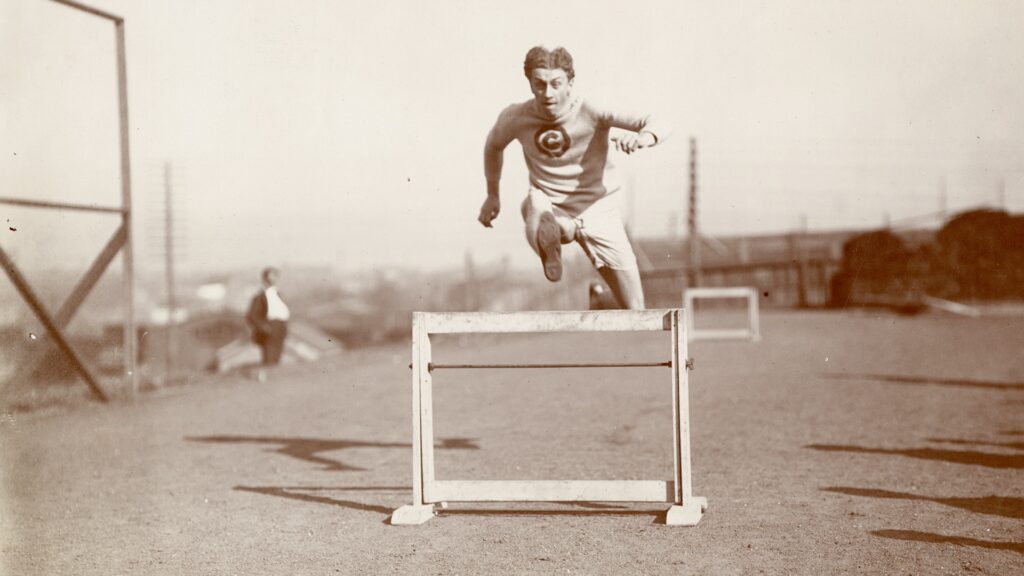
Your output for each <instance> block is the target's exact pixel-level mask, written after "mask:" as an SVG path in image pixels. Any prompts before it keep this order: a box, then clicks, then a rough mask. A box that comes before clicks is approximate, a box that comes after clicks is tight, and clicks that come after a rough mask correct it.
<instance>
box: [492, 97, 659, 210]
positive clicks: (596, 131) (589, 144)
mask: <svg viewBox="0 0 1024 576" xmlns="http://www.w3.org/2000/svg"><path fill="white" fill-rule="evenodd" d="M611 128H622V129H625V130H632V131H634V132H641V131H643V132H650V133H652V134H653V135H654V137H655V139H656V140H657V141H659V142H661V141H662V139H663V138H664V136H665V134H664V133H663V131H662V132H659V130H660V128H658V126H656V124H655V123H654V122H652V121H651V117H650V116H645V115H633V114H620V113H613V112H611V111H608V110H606V109H603V108H599V107H596V106H594V105H593V104H591V103H590V102H589V101H587V100H584V99H582V98H576V99H575V100H573V101H572V103H571V104H570V105H569V108H568V110H567V111H566V112H565V113H564V114H562V115H561V116H559V117H558V118H555V119H551V118H547V117H545V116H544V115H543V114H541V113H539V112H538V111H537V107H536V103H535V101H534V100H533V99H530V100H527V101H525V102H520V103H518V104H512V105H511V106H509V107H507V108H505V109H504V110H503V111H502V112H501V114H500V115H499V116H498V120H497V122H495V124H494V127H493V128H491V131H490V134H488V136H487V144H488V146H489V147H493V148H496V149H504V148H505V147H506V146H508V144H509V143H510V142H512V140H518V141H519V144H520V145H521V146H522V148H523V157H524V158H525V160H526V167H527V169H528V170H529V172H530V185H531V186H533V187H535V188H537V189H539V190H541V191H543V192H544V193H545V194H546V195H547V196H548V197H549V198H550V199H551V203H552V204H554V205H556V206H558V207H559V208H561V209H562V210H565V211H566V212H567V213H569V214H571V215H574V216H576V215H579V214H580V213H582V212H583V211H584V210H587V209H588V208H590V207H591V206H593V205H594V204H595V203H597V202H598V201H601V200H603V199H605V198H608V197H609V196H612V195H613V194H614V193H615V192H617V191H618V190H619V187H620V186H619V182H618V179H617V178H616V177H615V175H614V167H613V165H612V162H611V161H610V159H609V158H608V148H609V140H608V132H609V130H610V129H611ZM485 166H486V163H485ZM485 170H486V167H485ZM486 176H487V179H488V180H496V179H498V178H500V174H486Z"/></svg>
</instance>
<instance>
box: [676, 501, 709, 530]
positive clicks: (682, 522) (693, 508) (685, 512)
mask: <svg viewBox="0 0 1024 576" xmlns="http://www.w3.org/2000/svg"><path fill="white" fill-rule="evenodd" d="M707 509H708V499H707V498H701V497H693V498H690V499H689V500H688V501H687V502H686V504H683V505H681V506H680V505H674V506H672V507H671V508H669V509H668V512H666V513H665V524H667V525H668V526H696V525H697V523H698V522H700V519H701V517H702V516H703V515H704V511H705V510H707Z"/></svg>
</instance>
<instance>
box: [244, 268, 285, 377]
mask: <svg viewBox="0 0 1024 576" xmlns="http://www.w3.org/2000/svg"><path fill="white" fill-rule="evenodd" d="M279 276H280V272H279V271H278V269H277V268H265V269H264V270H263V290H261V291H260V292H258V293H257V294H256V295H255V296H253V298H252V302H250V303H249V312H248V313H247V314H246V315H245V319H246V321H247V322H248V323H249V327H250V328H252V341H253V342H255V343H256V345H257V346H259V347H260V353H261V360H262V364H263V366H274V365H276V364H278V363H280V362H281V353H282V352H283V351H284V339H285V336H287V335H288V318H289V317H290V316H291V313H290V312H289V310H288V306H287V305H286V304H285V303H284V300H282V299H281V295H280V294H278V293H277V279H278V277H279ZM263 377H264V376H263V372H262V371H261V372H260V379H261V380H262V379H263Z"/></svg>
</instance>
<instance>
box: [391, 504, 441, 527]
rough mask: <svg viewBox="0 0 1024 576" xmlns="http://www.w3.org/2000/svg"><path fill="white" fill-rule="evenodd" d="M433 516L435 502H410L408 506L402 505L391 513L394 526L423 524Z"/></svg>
mask: <svg viewBox="0 0 1024 576" xmlns="http://www.w3.org/2000/svg"><path fill="white" fill-rule="evenodd" d="M433 517H434V505H433V504H422V505H415V504H410V505H408V506H402V507H401V508H399V509H397V510H395V511H394V512H392V513H391V524H392V525H393V526H416V525H419V524H423V523H424V522H426V521H427V520H430V519H431V518H433Z"/></svg>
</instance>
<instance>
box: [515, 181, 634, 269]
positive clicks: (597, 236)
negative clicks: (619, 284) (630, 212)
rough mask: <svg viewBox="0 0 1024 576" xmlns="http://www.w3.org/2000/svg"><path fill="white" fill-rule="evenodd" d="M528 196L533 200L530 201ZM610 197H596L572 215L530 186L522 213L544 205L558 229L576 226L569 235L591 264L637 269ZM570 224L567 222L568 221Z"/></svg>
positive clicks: (601, 266) (631, 249) (616, 210)
mask: <svg viewBox="0 0 1024 576" xmlns="http://www.w3.org/2000/svg"><path fill="white" fill-rule="evenodd" d="M531 197H532V198H533V200H534V201H533V202H532V203H531ZM614 200H615V199H614V198H608V199H607V201H599V202H596V203H595V204H594V205H592V206H591V207H590V208H588V209H587V210H584V211H583V213H581V214H580V215H579V216H572V215H571V214H569V213H568V212H566V211H565V210H562V209H561V208H559V207H558V206H555V205H552V204H551V203H550V201H547V199H546V198H545V197H544V196H543V192H541V191H540V190H536V189H531V190H530V193H529V195H528V197H527V199H526V200H525V201H524V202H523V212H524V213H523V216H524V218H525V217H526V212H527V211H528V210H531V209H544V210H546V209H548V207H550V210H551V213H552V214H554V216H555V219H556V220H558V222H559V224H560V225H561V226H562V229H563V230H565V229H566V228H569V229H573V228H575V230H576V236H575V238H573V239H574V240H575V241H576V242H578V243H579V245H580V246H581V247H582V248H583V252H584V253H586V255H587V257H588V258H590V261H591V262H592V263H593V264H594V268H604V267H608V268H611V269H612V270H639V267H638V266H637V263H636V255H635V254H634V253H633V246H632V244H630V242H629V237H628V236H627V235H626V227H625V225H623V223H622V214H621V213H620V211H619V207H618V204H617V203H615V202H614ZM570 223H571V224H572V225H571V226H570V225H569V224H570Z"/></svg>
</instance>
